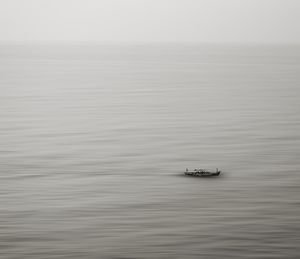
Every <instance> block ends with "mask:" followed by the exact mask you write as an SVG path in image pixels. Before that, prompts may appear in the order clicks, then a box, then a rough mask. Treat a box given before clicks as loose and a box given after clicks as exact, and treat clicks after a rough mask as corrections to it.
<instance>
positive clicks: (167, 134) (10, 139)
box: [0, 45, 300, 259]
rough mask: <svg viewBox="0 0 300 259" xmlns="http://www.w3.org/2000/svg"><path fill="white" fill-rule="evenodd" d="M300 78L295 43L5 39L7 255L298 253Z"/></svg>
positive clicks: (1, 195)
mask: <svg viewBox="0 0 300 259" xmlns="http://www.w3.org/2000/svg"><path fill="white" fill-rule="evenodd" d="M299 84H300V47H299V46H298V47H297V46H233V45H232V46H229V45H228V46H197V45H187V46H180V45H161V46H159V45H145V46H143V45H136V46H135V45H127V46H117V45H115V46H2V47H0V205H1V206H0V257H1V258H5V259H7V258H22V259H27V258H28V259H35V258H39V259H40V258H88V259H89V258H105V259H106V258H108V259H110V258H111V259H113V258H188V259H189V258H208V259H209V258H299V253H300V248H299V247H300V246H299V243H300V242H299V241H300V200H299V198H300V189H299V187H300V172H299V168H300V115H299V112H300V104H299V101H300V87H299ZM187 167H188V168H189V169H194V168H197V167H201V168H207V169H212V170H215V168H216V167H218V168H219V169H221V170H222V171H223V173H222V174H221V176H220V177H218V178H213V179H211V178H207V179H203V178H192V177H185V176H183V175H182V172H183V171H184V170H185V168H187Z"/></svg>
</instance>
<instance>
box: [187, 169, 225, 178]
mask: <svg viewBox="0 0 300 259" xmlns="http://www.w3.org/2000/svg"><path fill="white" fill-rule="evenodd" d="M220 173H221V170H218V168H217V169H216V171H215V172H212V171H208V170H206V169H194V171H189V169H186V170H185V172H184V174H185V175H188V176H197V177H213V176H219V175H220Z"/></svg>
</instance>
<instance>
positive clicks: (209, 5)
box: [0, 0, 300, 43]
mask: <svg viewBox="0 0 300 259" xmlns="http://www.w3.org/2000/svg"><path fill="white" fill-rule="evenodd" d="M19 41H26V42H28V41H29V42H36V41H55V42H56V41H59V42H69V41H84V42H183V41H184V42H246V43H250V42H258V43H259V42H262V43H268V42H270V43H300V0H0V42H19Z"/></svg>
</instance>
